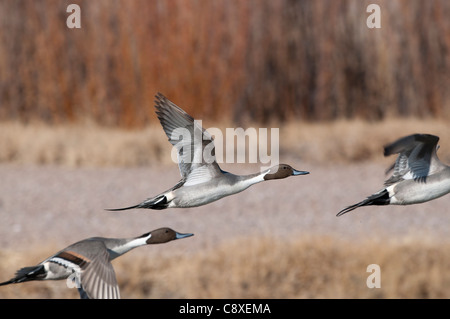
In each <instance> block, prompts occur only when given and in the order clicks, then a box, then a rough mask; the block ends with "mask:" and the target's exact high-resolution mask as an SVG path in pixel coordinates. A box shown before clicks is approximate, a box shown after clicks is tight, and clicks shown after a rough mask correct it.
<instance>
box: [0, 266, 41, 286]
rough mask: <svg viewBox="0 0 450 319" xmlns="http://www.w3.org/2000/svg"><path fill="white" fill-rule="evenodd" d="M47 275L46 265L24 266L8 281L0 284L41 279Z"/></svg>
mask: <svg viewBox="0 0 450 319" xmlns="http://www.w3.org/2000/svg"><path fill="white" fill-rule="evenodd" d="M45 276H46V271H45V268H44V265H39V266H32V267H24V268H21V269H19V270H18V271H17V272H16V276H15V277H14V278H12V279H10V280H8V281H5V282H1V283H0V286H6V285H9V284H18V283H21V282H26V281H31V280H41V279H44V277H45Z"/></svg>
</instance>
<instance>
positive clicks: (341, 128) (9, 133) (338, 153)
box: [0, 119, 450, 167]
mask: <svg viewBox="0 0 450 319" xmlns="http://www.w3.org/2000/svg"><path fill="white" fill-rule="evenodd" d="M203 124H204V126H205V128H210V127H217V128H220V129H222V130H223V132H225V128H226V127H236V124H231V123H230V124H219V125H215V124H214V123H210V122H208V121H206V120H205V121H203ZM259 126H261V125H260V124H254V125H253V127H256V128H258V127H259ZM267 127H268V128H271V127H279V128H280V141H279V142H280V160H282V159H285V158H287V157H294V158H300V159H301V160H304V161H313V162H316V163H321V164H323V163H336V162H340V163H346V162H347V163H348V162H350V163H351V162H358V161H364V160H370V161H379V160H383V154H382V147H383V145H385V144H386V143H389V142H392V141H393V140H395V139H397V138H399V137H402V136H404V135H408V134H412V133H430V134H436V135H438V136H440V137H441V140H440V145H441V149H440V150H439V155H440V157H441V159H442V160H443V161H444V162H450V138H448V137H449V136H450V125H448V121H445V120H431V119H430V120H423V121H422V120H417V119H390V120H385V121H380V122H366V121H359V120H352V121H349V120H341V121H333V122H326V123H306V122H289V123H286V124H281V125H280V124H271V125H267ZM246 128H248V127H244V129H246ZM170 151H171V145H170V143H169V142H168V141H167V137H166V136H165V134H164V132H163V130H162V128H161V126H160V125H159V123H158V124H156V125H152V126H149V127H147V128H145V129H139V130H124V129H119V128H107V127H102V126H98V125H95V124H85V125H83V124H76V125H75V124H74V125H55V126H48V125H43V124H37V123H35V124H20V123H18V122H3V123H1V124H0V162H3V163H19V164H57V165H63V166H69V167H81V166H94V167H101V166H139V165H158V164H161V163H163V164H170V163H172V162H171V157H170V156H171V153H170ZM389 160H392V159H389Z"/></svg>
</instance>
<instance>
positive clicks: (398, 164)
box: [337, 134, 450, 216]
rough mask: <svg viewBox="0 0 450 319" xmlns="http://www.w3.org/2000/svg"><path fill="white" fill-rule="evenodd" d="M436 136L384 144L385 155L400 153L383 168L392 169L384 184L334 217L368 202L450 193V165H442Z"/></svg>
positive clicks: (417, 136)
mask: <svg viewBox="0 0 450 319" xmlns="http://www.w3.org/2000/svg"><path fill="white" fill-rule="evenodd" d="M438 141H439V137H437V136H434V135H429V134H414V135H409V136H406V137H403V138H400V139H399V140H397V141H395V142H394V143H392V144H389V145H387V146H385V148H384V156H388V155H392V154H399V155H398V157H397V160H396V161H395V163H394V164H393V165H392V166H391V167H390V168H389V169H388V170H387V171H386V173H388V172H390V171H393V174H392V176H391V177H390V178H389V179H387V180H386V181H385V183H384V185H385V186H386V187H385V188H383V189H382V190H380V191H379V192H377V193H375V194H373V195H371V196H369V197H367V198H366V199H365V200H363V201H361V202H359V203H357V204H354V205H351V206H349V207H347V208H345V209H343V210H341V211H340V212H339V213H338V214H337V216H341V215H343V214H345V213H348V212H350V211H352V210H354V209H355V208H358V207H361V206H369V205H410V204H418V203H423V202H427V201H430V200H432V199H435V198H438V197H441V196H444V195H445V194H448V193H449V192H450V166H447V165H445V164H443V163H442V162H441V161H440V160H439V158H438V157H437V154H436V151H437V149H438V148H439V146H438V145H437V143H438Z"/></svg>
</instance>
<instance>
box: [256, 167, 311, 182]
mask: <svg viewBox="0 0 450 319" xmlns="http://www.w3.org/2000/svg"><path fill="white" fill-rule="evenodd" d="M307 174H309V172H306V171H298V170H296V169H294V168H292V167H291V166H290V165H287V164H280V165H276V166H273V167H271V168H269V170H268V172H267V173H266V174H265V175H264V180H266V181H268V180H271V179H281V178H286V177H289V176H296V175H307Z"/></svg>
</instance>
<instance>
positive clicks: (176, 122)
mask: <svg viewBox="0 0 450 319" xmlns="http://www.w3.org/2000/svg"><path fill="white" fill-rule="evenodd" d="M155 108H156V114H157V116H158V119H159V121H160V123H161V125H162V127H163V129H164V132H165V133H166V135H167V137H168V138H169V142H170V143H171V144H172V145H173V146H174V147H175V148H176V149H177V154H178V167H179V169H180V174H181V176H182V177H183V178H184V179H188V178H189V175H190V174H191V173H192V172H194V171H196V170H197V169H200V171H201V172H202V174H203V175H201V174H197V178H195V181H192V182H191V184H193V183H198V182H201V181H202V180H207V179H208V177H207V176H215V175H217V174H220V167H219V165H218V164H217V162H216V160H215V147H214V141H213V138H212V136H211V135H210V134H209V133H208V131H206V130H205V129H204V128H203V127H202V126H201V125H200V124H199V123H198V122H197V121H195V120H194V118H193V117H192V116H190V115H189V114H187V113H186V112H185V111H183V110H182V109H181V108H179V107H178V106H177V105H175V104H174V103H172V102H171V101H169V100H168V99H167V98H166V97H165V96H164V95H162V94H161V93H158V94H157V95H156V100H155ZM205 173H206V174H205ZM200 175H201V176H203V177H202V178H198V176H200Z"/></svg>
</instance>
